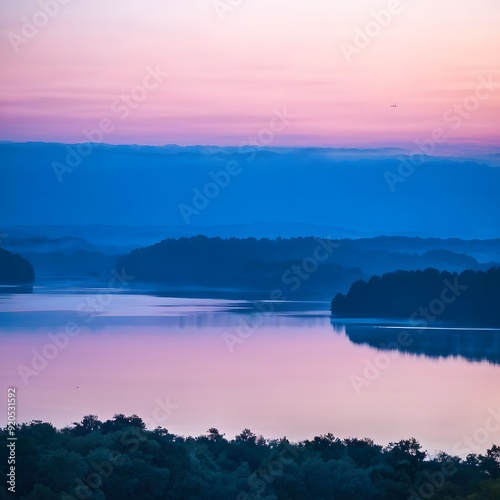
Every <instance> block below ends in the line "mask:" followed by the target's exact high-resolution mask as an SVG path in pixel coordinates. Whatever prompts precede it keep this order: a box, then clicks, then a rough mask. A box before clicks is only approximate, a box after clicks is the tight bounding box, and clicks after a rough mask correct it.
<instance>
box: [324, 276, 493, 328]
mask: <svg viewBox="0 0 500 500" xmlns="http://www.w3.org/2000/svg"><path fill="white" fill-rule="evenodd" d="M499 305H500V267H493V268H491V269H489V270H487V271H485V272H483V271H464V272H462V273H460V274H458V273H450V272H446V271H443V272H440V271H438V270H436V269H426V270H424V271H396V272H390V273H386V274H384V275H382V276H380V277H379V276H373V277H372V278H371V279H370V280H369V281H362V280H360V281H357V282H356V283H354V284H353V285H352V286H351V288H350V289H349V291H348V292H347V294H345V295H344V294H342V293H338V294H337V295H336V296H335V298H334V299H333V300H332V303H331V310H332V313H333V314H334V315H336V316H342V317H355V318H408V319H410V320H412V321H420V322H430V321H434V320H439V321H451V322H460V323H463V324H487V325H492V326H500V307H499Z"/></svg>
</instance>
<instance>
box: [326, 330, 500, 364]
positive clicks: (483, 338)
mask: <svg viewBox="0 0 500 500" xmlns="http://www.w3.org/2000/svg"><path fill="white" fill-rule="evenodd" d="M332 326H333V329H334V330H335V331H338V329H339V327H340V325H338V324H336V323H335V322H334V321H333V320H332ZM344 328H345V333H346V335H347V337H348V338H349V340H350V341H351V342H353V343H354V344H365V345H368V346H370V347H374V348H376V349H380V350H390V349H395V348H397V349H398V350H399V351H400V352H406V353H410V354H420V355H424V356H428V357H431V358H441V357H443V358H447V357H450V356H452V357H457V356H460V357H462V358H464V359H467V360H469V361H489V362H490V363H494V364H500V331H498V330H446V329H443V330H424V329H415V330H413V329H405V328H404V326H401V328H380V327H378V328H375V327H373V326H360V325H345V327H344ZM401 332H406V333H407V334H408V335H409V339H410V340H409V341H408V343H409V345H407V346H404V345H401V343H399V342H398V335H399V334H400V333H401Z"/></svg>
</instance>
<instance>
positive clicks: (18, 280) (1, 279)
mask: <svg viewBox="0 0 500 500" xmlns="http://www.w3.org/2000/svg"><path fill="white" fill-rule="evenodd" d="M34 281H35V271H34V269H33V266H32V265H31V263H30V262H29V261H28V260H27V259H25V258H24V257H21V256H20V255H17V254H15V253H11V252H9V251H7V250H5V249H3V248H0V285H29V284H32V283H33V282H34Z"/></svg>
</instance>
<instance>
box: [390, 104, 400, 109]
mask: <svg viewBox="0 0 500 500" xmlns="http://www.w3.org/2000/svg"><path fill="white" fill-rule="evenodd" d="M391 108H399V106H398V105H397V104H396V103H394V104H391Z"/></svg>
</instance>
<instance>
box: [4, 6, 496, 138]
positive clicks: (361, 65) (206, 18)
mask: <svg viewBox="0 0 500 500" xmlns="http://www.w3.org/2000/svg"><path fill="white" fill-rule="evenodd" d="M47 1H49V0H47ZM52 1H54V0H52ZM61 1H62V0H61ZM65 1H66V2H67V5H64V6H61V7H60V11H59V13H58V14H57V15H55V16H54V17H53V18H50V19H49V20H48V23H47V25H46V26H44V27H42V28H40V29H39V31H38V33H37V34H36V35H35V36H34V37H33V38H31V39H29V40H27V43H23V44H20V45H18V46H17V49H18V50H17V51H16V50H14V47H13V43H12V37H13V34H16V35H19V36H21V34H22V28H23V25H24V24H25V21H24V20H23V17H25V16H26V17H27V18H28V19H30V20H31V19H33V17H34V16H35V17H36V15H37V13H39V12H40V5H39V2H38V1H28V0H26V1H23V2H18V1H17V0H5V1H4V2H2V6H1V7H0V10H1V16H0V39H1V43H0V57H1V62H2V77H1V80H0V140H13V141H27V140H41V141H61V142H85V141H86V140H87V139H86V138H85V136H84V135H83V133H82V130H83V129H92V128H95V127H96V126H98V124H99V122H100V120H101V119H103V118H106V117H109V118H110V120H111V121H112V123H113V126H114V130H113V132H108V133H106V134H105V135H104V137H103V141H104V142H107V143H140V144H172V143H176V144H181V145H187V144H219V145H228V144H232V145H238V144H240V143H241V142H242V141H244V140H246V139H247V138H248V137H249V136H250V137H251V136H255V135H256V134H258V133H259V132H260V131H262V130H263V128H265V127H267V126H268V125H269V121H270V119H271V117H272V116H273V112H274V110H275V109H283V108H286V109H287V110H288V112H289V113H291V114H293V115H294V118H293V119H292V120H291V121H290V124H289V125H288V126H286V127H285V128H284V130H282V131H280V132H277V133H276V134H275V135H274V137H273V138H272V142H271V144H272V145H323V146H326V145H329V146H342V145H353V144H356V145H360V146H366V145H373V144H377V145H394V144H396V143H397V144H401V145H403V144H412V143H413V142H414V141H415V140H416V139H419V140H424V139H428V138H430V137H431V135H432V132H433V130H434V129H436V128H437V127H440V128H443V129H444V131H445V133H446V136H447V143H448V145H449V144H463V143H475V144H482V145H498V144H499V141H498V137H499V135H500V134H499V132H500V123H499V122H500V120H499V119H498V117H499V116H500V90H499V88H500V85H499V84H496V83H495V84H494V87H496V89H493V90H490V91H489V92H486V94H487V97H486V98H485V99H484V100H483V101H481V102H480V105H479V107H478V109H477V110H474V112H472V113H470V117H468V118H467V119H463V120H462V123H461V124H460V126H455V125H457V123H458V121H457V119H456V118H455V120H453V118H454V116H455V111H453V106H454V105H455V104H458V103H462V102H463V101H464V99H466V98H467V97H469V96H473V95H474V90H475V88H476V86H477V85H478V83H479V81H480V79H481V78H485V79H487V80H488V79H490V80H492V81H493V82H500V68H499V58H498V54H500V31H499V30H498V26H499V25H500V2H498V0H475V1H474V2H469V1H463V0H460V1H457V0H439V2H436V1H435V0H401V2H400V4H401V12H400V13H399V14H397V15H394V16H392V19H391V21H390V22H389V24H388V26H387V27H385V28H382V29H381V32H380V34H379V35H378V36H375V37H372V38H371V39H370V40H371V41H370V43H369V45H368V46H367V47H366V48H363V49H361V50H360V53H358V54H355V55H353V57H352V59H351V61H350V62H348V61H347V60H346V58H345V57H344V55H343V52H342V49H341V44H342V43H351V44H352V43H353V39H354V35H355V32H356V30H357V29H358V28H359V29H364V27H365V25H366V23H367V22H369V21H370V20H372V19H373V12H374V11H377V10H380V9H385V8H387V6H388V5H389V4H390V1H389V0H377V1H375V0H364V1H357V2H348V1H347V0H342V1H340V0H300V1H299V0H274V1H269V0H242V1H241V2H240V5H238V6H236V7H234V9H232V10H230V9H228V11H227V12H225V13H224V16H223V20H222V19H221V18H220V16H219V14H218V13H217V10H216V8H215V4H216V3H217V2H214V0H183V1H182V2H180V1H176V2H174V1H170V2H166V1H164V0H147V1H145V0H128V1H124V0H106V2H102V1H101V0H85V1H83V0H65ZM396 1H397V0H396ZM233 3H234V2H233ZM223 4H229V2H228V0H220V2H219V5H223ZM38 18H40V19H42V20H43V16H38ZM148 66H150V67H156V66H159V67H160V68H161V69H162V70H163V71H168V73H169V76H168V77H166V78H165V79H164V80H163V82H162V83H161V84H159V85H158V86H157V87H156V88H155V89H152V90H149V91H148V92H147V96H146V97H145V99H144V100H143V101H142V102H140V103H139V104H138V106H137V107H136V108H135V109H131V110H130V113H129V115H128V116H127V118H125V119H121V118H120V115H119V114H118V113H116V112H113V111H112V109H111V104H112V103H113V101H115V100H116V99H117V98H120V96H121V95H122V94H129V93H130V92H131V91H132V89H134V87H136V86H137V85H139V84H140V83H141V81H142V79H143V77H144V75H145V74H146V67H148ZM394 101H396V102H397V103H398V104H399V108H391V107H390V104H391V103H393V102H394ZM470 102H471V103H472V104H473V101H470ZM447 111H448V115H447V116H448V120H447V121H445V120H444V118H443V115H444V113H446V112H447Z"/></svg>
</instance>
